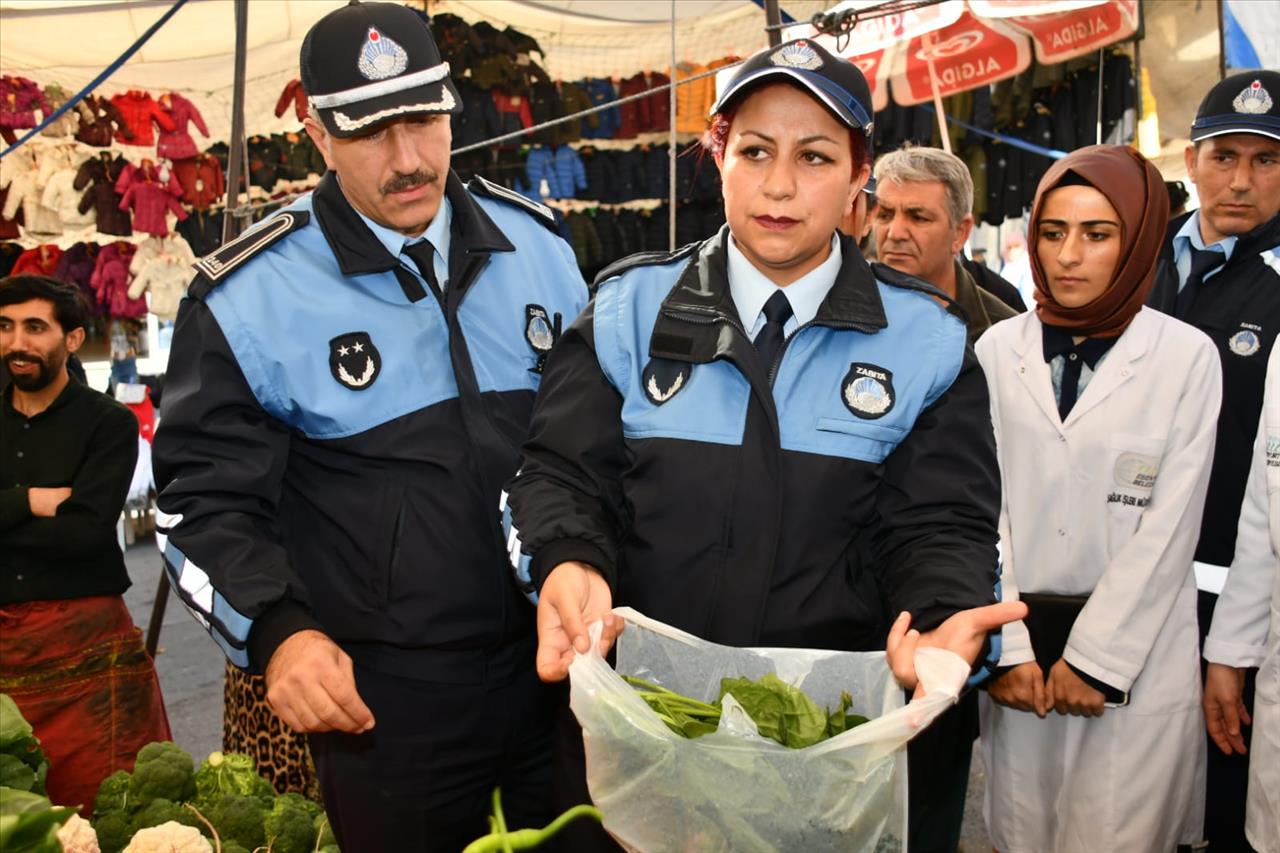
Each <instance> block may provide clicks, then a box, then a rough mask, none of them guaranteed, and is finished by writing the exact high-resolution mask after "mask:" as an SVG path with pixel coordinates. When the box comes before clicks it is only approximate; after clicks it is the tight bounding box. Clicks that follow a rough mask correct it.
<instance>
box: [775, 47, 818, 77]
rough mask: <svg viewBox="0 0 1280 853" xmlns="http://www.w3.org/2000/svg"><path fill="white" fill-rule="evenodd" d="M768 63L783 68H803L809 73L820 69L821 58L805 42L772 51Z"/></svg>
mask: <svg viewBox="0 0 1280 853" xmlns="http://www.w3.org/2000/svg"><path fill="white" fill-rule="evenodd" d="M769 61H770V62H772V63H773V64H774V65H780V66H782V67H783V68H805V69H808V70H809V71H816V70H817V69H819V68H821V67H822V57H821V56H818V52H817V51H816V50H814V49H813V48H811V47H810V46H809V43H808V42H807V41H798V42H795V43H794V44H789V45H787V46H786V47H783V48H780V49H778V50H776V51H774V52H773V55H772V56H770V57H769Z"/></svg>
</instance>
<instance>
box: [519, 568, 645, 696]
mask: <svg viewBox="0 0 1280 853" xmlns="http://www.w3.org/2000/svg"><path fill="white" fill-rule="evenodd" d="M597 619H602V620H604V633H603V634H601V635H600V654H602V655H604V654H608V652H609V649H610V648H611V647H612V646H613V641H614V640H615V639H617V637H618V635H619V634H621V633H622V626H623V625H624V624H625V622H624V620H622V619H619V618H618V617H617V616H614V615H613V593H612V592H611V591H610V590H609V584H608V583H606V582H605V579H604V578H603V577H601V576H600V573H599V572H597V571H596V570H595V569H593V568H591V567H590V566H588V565H586V564H585V563H575V562H568V563H561V564H560V565H558V566H556V567H555V568H554V569H552V570H551V574H549V575H547V579H546V581H544V582H543V584H542V590H541V591H540V592H539V593H538V657H537V662H538V677H539V678H541V679H542V680H543V681H563V680H564V678H565V676H567V675H568V674H569V664H570V663H572V662H573V655H574V652H575V651H578V652H586V651H587V650H588V649H589V648H591V640H590V638H589V637H588V636H587V626H588V625H590V624H591V623H592V622H595V621H596V620H597Z"/></svg>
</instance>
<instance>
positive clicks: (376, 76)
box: [357, 27, 409, 80]
mask: <svg viewBox="0 0 1280 853" xmlns="http://www.w3.org/2000/svg"><path fill="white" fill-rule="evenodd" d="M357 65H358V66H359V68H360V73H361V74H363V75H364V76H365V79H368V80H385V79H387V78H388V77H394V76H396V75H397V74H399V73H400V72H402V71H404V70H405V69H406V68H408V67H409V54H407V53H405V52H404V48H403V47H401V46H400V45H398V44H396V43H395V42H394V41H392V40H391V39H389V38H387V37H386V36H384V35H383V34H382V33H380V32H378V29H377V27H369V34H368V35H367V36H365V39H364V44H363V45H362V46H361V47H360V61H359V62H358V63H357Z"/></svg>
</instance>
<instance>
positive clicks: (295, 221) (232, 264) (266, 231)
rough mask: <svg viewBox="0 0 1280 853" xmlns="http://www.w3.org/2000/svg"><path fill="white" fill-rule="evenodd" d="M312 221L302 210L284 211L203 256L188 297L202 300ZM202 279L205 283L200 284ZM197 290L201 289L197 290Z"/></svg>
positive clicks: (197, 266) (196, 265)
mask: <svg viewBox="0 0 1280 853" xmlns="http://www.w3.org/2000/svg"><path fill="white" fill-rule="evenodd" d="M310 219H311V214H309V213H307V211H305V210H285V211H281V212H280V213H277V214H276V215H275V216H272V217H271V218H270V219H268V220H266V221H265V222H263V223H262V224H261V225H259V226H258V227H256V228H254V229H252V230H250V231H246V232H245V233H243V234H241V235H240V236H239V237H237V238H236V239H234V240H232V241H231V242H230V243H227V244H226V245H224V246H222V247H221V248H219V249H218V250H217V251H216V252H212V253H210V254H208V255H205V256H204V257H203V258H201V259H200V260H198V261H196V264H195V267H196V272H197V273H199V275H198V276H196V279H195V281H194V282H192V285H191V295H192V296H194V297H196V298H197V299H200V298H203V297H204V296H205V294H206V293H208V291H209V290H210V289H211V288H213V287H216V286H217V285H218V284H220V283H221V282H222V281H223V279H225V278H226V277H227V276H229V275H231V273H233V272H235V271H236V270H237V269H239V268H240V267H242V266H244V264H245V263H246V262H247V261H248V260H249V259H250V258H252V257H253V256H254V255H256V254H258V253H259V252H261V251H262V250H264V249H266V248H267V247H268V246H271V245H272V244H273V243H275V242H276V241H277V240H279V239H280V238H282V237H284V236H285V235H286V234H291V233H293V232H294V231H297V230H298V229H299V228H302V227H303V226H305V225H306V224H307V222H309V221H310ZM202 278H203V280H204V282H205V283H204V284H203V285H201V279H202ZM197 287H199V288H200V290H199V291H197Z"/></svg>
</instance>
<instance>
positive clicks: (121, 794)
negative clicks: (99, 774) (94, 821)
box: [93, 770, 133, 817]
mask: <svg viewBox="0 0 1280 853" xmlns="http://www.w3.org/2000/svg"><path fill="white" fill-rule="evenodd" d="M132 780H133V777H132V776H130V775H129V774H128V773H126V772H125V771H123V770H117V771H116V772H115V773H112V774H111V775H110V776H108V777H107V778H105V779H103V780H102V784H101V785H99V786H98V796H97V798H96V799H94V801H93V814H94V816H95V817H100V816H102V815H106V814H110V813H111V812H129V811H130V810H131V806H132V805H133V802H132V800H133V798H132V796H131V795H130V794H129V783H130V782H131V781H132Z"/></svg>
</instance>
